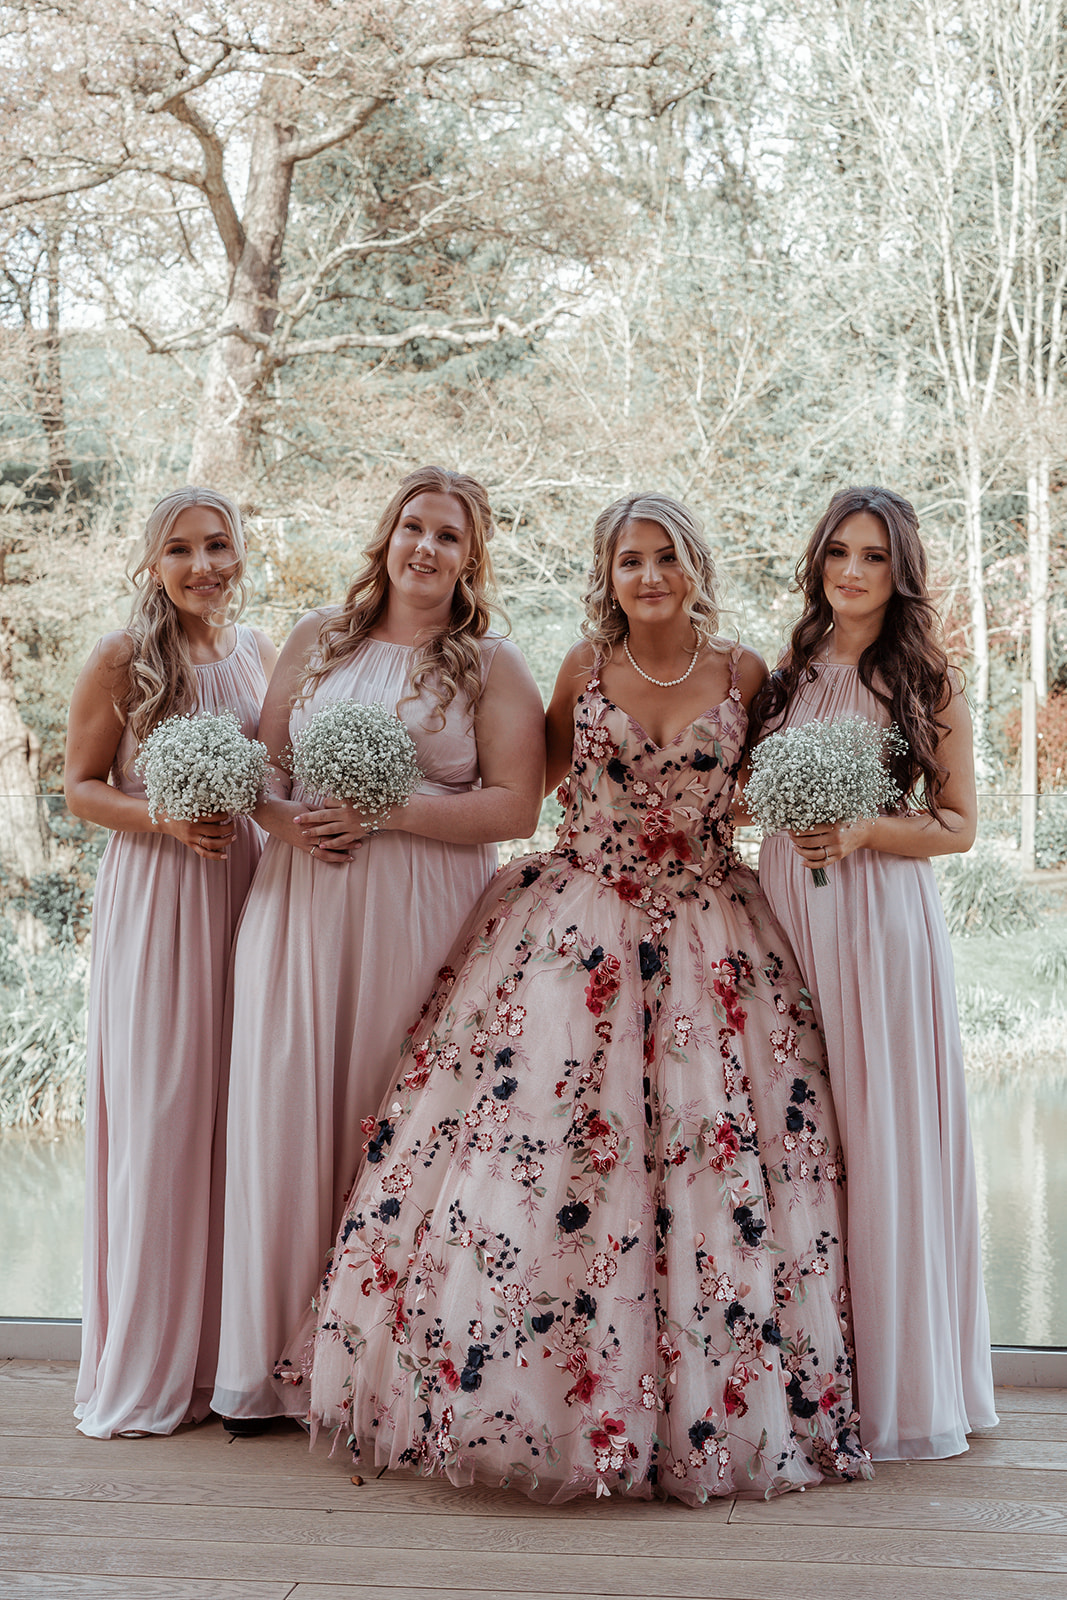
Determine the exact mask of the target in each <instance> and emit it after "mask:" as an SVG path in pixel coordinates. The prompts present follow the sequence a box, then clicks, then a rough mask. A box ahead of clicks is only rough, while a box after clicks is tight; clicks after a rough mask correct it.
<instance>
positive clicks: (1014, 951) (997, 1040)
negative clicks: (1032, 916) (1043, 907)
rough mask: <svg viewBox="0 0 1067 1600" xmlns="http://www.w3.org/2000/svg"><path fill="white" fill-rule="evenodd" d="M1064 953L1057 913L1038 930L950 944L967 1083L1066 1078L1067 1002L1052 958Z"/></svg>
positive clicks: (1063, 926)
mask: <svg viewBox="0 0 1067 1600" xmlns="http://www.w3.org/2000/svg"><path fill="white" fill-rule="evenodd" d="M1064 950H1067V913H1065V912H1064V911H1060V910H1058V911H1057V912H1056V913H1053V914H1050V915H1047V916H1046V917H1045V918H1044V920H1043V921H1042V923H1041V925H1040V926H1039V927H1037V928H1023V929H1019V930H1017V931H1015V932H1013V933H1011V934H1010V935H1004V934H995V933H978V934H972V935H970V936H969V937H956V938H954V939H953V940H952V953H953V956H954V958H955V963H956V989H957V992H958V995H959V1002H960V1026H961V1028H962V1030H963V1049H964V1058H965V1060H966V1063H967V1071H968V1074H969V1076H970V1077H971V1078H972V1079H973V1080H974V1081H976V1082H978V1081H980V1082H983V1083H994V1082H1008V1081H1010V1080H1012V1079H1014V1078H1016V1077H1019V1076H1021V1075H1023V1074H1027V1075H1031V1074H1034V1073H1040V1074H1041V1075H1042V1076H1043V1077H1048V1078H1067V1004H1065V984H1064V979H1063V976H1062V973H1063V968H1062V967H1061V965H1060V962H1059V960H1058V959H1056V957H1057V956H1058V955H1059V954H1060V953H1061V952H1063V951H1064Z"/></svg>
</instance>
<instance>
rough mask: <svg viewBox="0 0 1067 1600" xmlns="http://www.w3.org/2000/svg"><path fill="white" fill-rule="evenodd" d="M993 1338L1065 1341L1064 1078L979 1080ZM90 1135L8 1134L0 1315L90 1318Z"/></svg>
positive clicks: (1, 1166) (978, 1133)
mask: <svg viewBox="0 0 1067 1600" xmlns="http://www.w3.org/2000/svg"><path fill="white" fill-rule="evenodd" d="M969 1098H970V1107H971V1124H972V1127H973V1129H974V1146H975V1163H976V1166H977V1170H978V1203H979V1208H980V1212H981V1221H982V1248H983V1252H984V1257H985V1276H986V1289H987V1292H988V1294H989V1313H990V1319H991V1324H992V1334H993V1342H994V1344H1024V1345H1025V1344H1031V1345H1067V1082H1059V1083H1049V1082H1048V1081H1047V1080H1044V1081H1039V1082H1036V1083H1034V1084H1032V1085H1029V1086H1026V1087H1021V1088H1011V1089H1006V1088H999V1089H989V1088H977V1089H975V1088H972V1089H971V1090H970V1096H969ZM83 1167H84V1138H83V1136H82V1135H81V1134H80V1133H76V1132H66V1133H64V1134H62V1135H60V1136H59V1137H57V1138H42V1137H40V1136H39V1135H38V1136H35V1135H32V1134H22V1133H5V1134H3V1135H2V1136H0V1285H2V1286H3V1288H2V1296H3V1302H2V1304H0V1315H3V1316H20V1317H35V1316H39V1317H78V1316H80V1315H81V1271H82V1262H81V1234H82V1181H83V1179H82V1174H83Z"/></svg>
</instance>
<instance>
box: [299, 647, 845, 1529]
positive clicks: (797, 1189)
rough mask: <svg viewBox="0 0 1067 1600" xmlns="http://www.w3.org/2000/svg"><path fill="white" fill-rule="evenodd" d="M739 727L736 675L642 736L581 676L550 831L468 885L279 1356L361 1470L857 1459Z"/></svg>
mask: <svg viewBox="0 0 1067 1600" xmlns="http://www.w3.org/2000/svg"><path fill="white" fill-rule="evenodd" d="M745 727H746V716H745V712H744V710H743V708H742V707H741V705H740V704H739V691H738V690H737V689H736V686H735V687H734V688H732V689H731V693H730V698H729V699H727V700H726V701H724V703H723V704H722V705H721V706H718V707H716V708H714V709H712V710H710V711H708V712H707V713H706V714H705V715H703V716H702V717H699V718H698V719H697V720H696V721H695V722H693V723H692V724H691V725H690V726H689V727H688V728H687V729H685V730H684V731H683V732H682V733H680V734H679V735H678V737H677V738H676V739H675V740H674V741H673V742H672V743H670V744H669V745H666V746H664V747H663V748H657V747H656V746H655V745H654V744H653V743H651V741H650V740H649V739H648V738H647V737H646V736H645V734H644V733H643V731H642V730H641V728H640V727H638V726H637V724H636V723H635V722H633V720H632V719H630V718H629V717H627V716H626V715H625V714H624V713H623V712H622V711H621V710H619V708H618V707H616V706H614V705H612V704H611V703H610V702H609V701H607V700H606V699H605V698H604V696H603V695H602V694H601V692H600V688H599V683H598V679H597V677H596V676H594V677H593V678H592V679H591V680H590V682H589V683H588V685H587V687H586V689H585V690H584V692H583V693H582V695H581V697H580V698H579V701H578V705H577V707H576V711H575V746H574V752H575V759H574V765H573V767H572V770H571V773H570V774H569V776H568V778H567V780H566V782H565V784H564V787H563V790H562V791H561V794H562V796H563V798H564V801H565V817H564V822H563V825H562V826H561V828H560V833H559V840H558V843H557V845H556V848H555V849H554V850H553V851H551V852H550V853H547V854H543V855H537V856H533V857H528V858H526V859H524V860H520V861H516V862H513V863H512V864H511V865H510V866H509V867H507V868H505V869H504V870H503V871H502V872H501V873H500V874H498V876H497V878H496V879H495V880H494V882H493V883H492V884H491V885H490V887H489V889H488V890H487V891H486V894H485V895H484V896H483V898H482V900H481V902H480V903H479V905H478V907H477V908H476V910H475V912H474V913H473V915H472V918H471V920H470V922H469V923H468V926H467V931H466V935H465V937H464V939H463V941H462V943H461V944H460V945H459V946H458V950H459V953H458V955H457V957H456V958H455V959H454V962H453V966H454V971H447V970H446V971H445V972H443V973H442V974H441V977H440V980H439V982H438V986H437V989H436V990H435V993H434V994H433V996H432V998H431V1000H430V1003H429V1006H428V1008H427V1011H426V1014H425V1016H424V1018H423V1021H422V1023H421V1024H420V1026H419V1028H418V1029H417V1030H416V1031H415V1033H414V1035H413V1037H412V1039H411V1041H410V1043H409V1045H408V1046H407V1047H406V1049H405V1055H404V1057H403V1059H402V1061H401V1064H400V1082H399V1086H398V1088H397V1091H396V1093H395V1095H393V1096H389V1097H387V1099H386V1102H385V1104H384V1106H383V1107H382V1109H381V1111H380V1113H379V1116H378V1117H377V1118H376V1119H371V1120H369V1121H368V1124H367V1125H366V1126H365V1131H366V1133H367V1146H366V1156H367V1159H366V1162H365V1164H364V1166H363V1168H362V1171H361V1173H360V1176H359V1178H358V1180H357V1182H356V1185H355V1188H354V1190H353V1192H352V1195H351V1196H350V1199H349V1202H348V1204H347V1206H346V1210H345V1215H344V1219H343V1222H342V1225H341V1229H340V1234H339V1237H338V1241H337V1245H336V1247H335V1251H334V1256H333V1262H332V1266H331V1267H330V1269H329V1271H328V1273H327V1276H326V1279H325V1281H324V1284H323V1288H322V1295H321V1298H320V1301H319V1311H318V1326H317V1329H316V1333H315V1338H314V1344H313V1347H312V1354H313V1359H312V1365H311V1371H310V1373H308V1371H307V1370H306V1368H307V1352H305V1362H304V1370H301V1366H300V1363H299V1361H294V1362H293V1364H291V1365H287V1364H283V1367H282V1368H280V1369H279V1374H278V1376H279V1377H284V1378H285V1379H287V1380H288V1381H289V1382H294V1383H298V1384H302V1385H305V1386H307V1385H309V1386H310V1394H309V1404H310V1413H311V1418H312V1425H313V1427H314V1428H316V1429H318V1428H329V1429H339V1430H340V1437H341V1439H342V1440H343V1441H346V1442H348V1443H349V1444H350V1445H351V1446H352V1448H353V1450H354V1452H355V1454H356V1457H357V1459H359V1460H362V1461H364V1462H366V1463H367V1465H368V1466H369V1465H371V1464H373V1465H376V1466H383V1465H389V1466H393V1467H411V1468H414V1469H415V1470H417V1471H420V1472H437V1473H444V1474H446V1475H447V1476H448V1477H449V1478H450V1479H451V1480H452V1481H453V1482H455V1483H460V1484H463V1483H470V1482H475V1481H477V1482H482V1483H489V1484H508V1485H511V1486H513V1487H515V1488H518V1489H522V1490H523V1491H525V1492H526V1493H527V1494H529V1495H533V1496H535V1497H537V1498H540V1499H545V1500H565V1499H568V1498H570V1497H572V1496H575V1495H580V1494H593V1493H595V1494H602V1493H604V1492H610V1493H616V1492H620V1491H621V1492H624V1493H629V1494H633V1495H638V1496H648V1495H651V1494H655V1493H659V1494H670V1495H674V1496H677V1497H679V1498H680V1499H683V1500H688V1501H691V1502H700V1501H703V1500H706V1499H707V1498H708V1496H710V1495H725V1494H735V1493H747V1494H760V1495H769V1494H773V1493H777V1492H779V1491H782V1490H786V1489H791V1488H797V1487H800V1486H802V1485H805V1484H812V1483H817V1482H818V1481H819V1480H820V1478H821V1477H822V1476H824V1475H830V1476H842V1477H855V1476H867V1475H869V1471H870V1468H869V1466H868V1463H867V1459H866V1457H865V1454H864V1452H863V1451H862V1448H861V1446H860V1444H859V1441H858V1433H857V1426H856V1417H855V1415H854V1412H853V1405H852V1379H851V1363H850V1356H849V1338H848V1316H849V1304H848V1295H847V1289H846V1285H845V1275H844V1267H843V1261H842V1249H841V1224H840V1210H841V1207H840V1193H839V1191H840V1188H841V1185H842V1182H843V1173H842V1168H841V1161H840V1155H839V1150H838V1135H837V1130H836V1127H835V1124H834V1120H833V1114H832V1110H831V1106H830V1101H829V1096H828V1091H827V1084H826V1078H825V1075H824V1066H823V1054H822V1047H821V1044H820V1042H819V1038H818V1035H817V1034H816V1032H815V1030H814V1027H813V1024H812V1021H811V1011H810V1007H809V1005H808V1003H807V1000H806V997H805V996H804V994H803V993H802V991H801V989H800V987H799V984H798V981H797V978H796V973H795V969H794V963H793V957H792V954H791V952H790V950H789V948H788V946H787V945H786V943H785V940H784V937H783V935H782V933H781V930H780V929H779V927H778V925H777V923H775V922H774V920H773V918H772V917H771V916H770V913H769V912H768V909H767V906H766V902H765V901H764V900H763V898H762V896H761V894H760V892H759V889H758V887H757V884H756V880H755V878H754V876H753V874H752V873H751V872H750V871H748V869H746V868H745V867H743V866H742V865H741V863H740V862H739V861H738V859H737V857H736V856H735V855H733V853H732V850H731V845H730V830H729V824H728V821H727V807H728V805H729V801H730V796H731V793H732V791H733V786H734V781H735V777H736V771H737V766H738V763H739V760H740V754H741V749H742V745H743V742H744V733H745Z"/></svg>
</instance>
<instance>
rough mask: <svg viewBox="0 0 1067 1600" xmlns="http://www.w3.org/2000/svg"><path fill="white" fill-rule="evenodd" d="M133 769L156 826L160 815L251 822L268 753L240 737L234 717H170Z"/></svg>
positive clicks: (230, 714) (188, 819)
mask: <svg viewBox="0 0 1067 1600" xmlns="http://www.w3.org/2000/svg"><path fill="white" fill-rule="evenodd" d="M134 767H135V770H136V771H137V772H139V773H140V774H141V775H142V777H143V778H144V783H145V792H146V794H147V796H148V812H149V815H150V816H151V818H152V821H153V822H158V820H159V817H160V814H162V815H164V816H167V817H170V818H171V819H172V821H174V822H196V821H199V819H200V818H201V817H210V816H215V815H217V814H222V815H225V816H229V817H240V816H247V815H248V813H249V812H250V811H254V810H255V808H256V802H257V800H258V799H259V791H260V788H261V786H262V784H263V775H264V773H265V771H266V769H267V747H266V745H265V744H261V743H260V741H259V740H258V739H249V738H247V737H246V736H245V734H243V733H242V732H241V724H240V723H239V722H238V720H237V717H236V716H235V714H234V713H233V712H232V711H220V712H218V713H216V714H213V715H205V716H196V715H193V716H185V717H168V718H167V719H166V721H165V722H161V723H160V724H159V725H158V727H155V728H153V729H152V732H151V733H150V734H149V735H148V738H147V739H146V740H145V741H144V743H143V744H142V746H141V749H140V753H139V755H138V757H137V760H136V762H135V763H134Z"/></svg>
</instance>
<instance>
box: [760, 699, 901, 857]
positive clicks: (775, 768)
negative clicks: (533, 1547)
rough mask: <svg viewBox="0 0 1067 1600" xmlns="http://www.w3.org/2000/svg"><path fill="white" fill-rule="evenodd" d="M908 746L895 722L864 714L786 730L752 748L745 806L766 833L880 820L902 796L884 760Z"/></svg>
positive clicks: (810, 723) (809, 723) (801, 831)
mask: <svg viewBox="0 0 1067 1600" xmlns="http://www.w3.org/2000/svg"><path fill="white" fill-rule="evenodd" d="M905 748H906V746H905V744H904V740H903V738H902V736H901V734H900V730H899V729H898V728H897V727H896V726H895V725H894V726H892V727H889V728H879V727H878V726H877V724H876V723H873V722H871V721H869V720H868V718H866V717H841V718H840V719H839V720H837V721H836V722H819V721H813V722H805V723H802V724H801V725H800V726H799V727H796V728H786V729H784V730H783V731H782V732H781V733H772V734H770V736H769V737H768V738H766V739H764V740H763V741H762V743H760V744H758V745H757V746H756V748H755V749H754V750H753V752H752V776H751V777H750V778H749V781H748V784H747V786H746V788H745V794H744V799H745V804H746V805H747V806H748V809H749V811H750V812H751V813H752V816H753V817H754V819H755V821H756V822H757V824H758V825H759V827H760V828H762V830H763V832H764V833H765V834H771V833H780V832H781V831H782V830H783V829H785V828H788V829H789V830H791V831H792V832H795V833H803V832H805V831H806V830H807V829H808V828H814V827H818V826H820V825H821V824H823V823H835V822H846V821H847V822H853V821H855V820H856V819H857V818H859V817H869V818H874V817H877V816H878V815H879V813H880V812H881V811H882V810H883V809H885V808H887V807H890V806H894V805H896V804H897V803H898V801H899V800H900V798H901V795H900V788H899V785H898V784H897V783H896V781H895V779H894V778H893V775H892V773H891V772H890V771H889V769H888V768H887V766H886V764H885V763H886V758H887V756H890V755H893V754H895V753H897V752H899V751H902V750H904V749H905Z"/></svg>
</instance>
